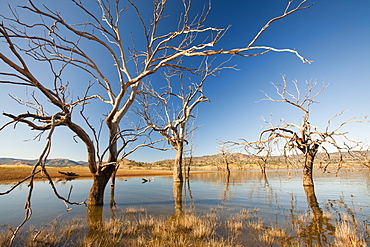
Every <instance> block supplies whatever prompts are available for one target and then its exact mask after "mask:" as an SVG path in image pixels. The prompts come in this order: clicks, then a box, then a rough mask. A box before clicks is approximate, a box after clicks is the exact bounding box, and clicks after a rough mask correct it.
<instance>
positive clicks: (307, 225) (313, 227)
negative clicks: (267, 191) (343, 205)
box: [298, 186, 335, 246]
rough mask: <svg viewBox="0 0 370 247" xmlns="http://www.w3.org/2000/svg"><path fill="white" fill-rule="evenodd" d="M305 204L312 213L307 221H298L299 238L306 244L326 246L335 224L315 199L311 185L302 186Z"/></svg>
mask: <svg viewBox="0 0 370 247" xmlns="http://www.w3.org/2000/svg"><path fill="white" fill-rule="evenodd" d="M303 187H304V190H305V193H306V198H307V204H308V206H309V208H310V211H311V213H312V215H310V216H311V217H310V218H308V222H299V223H298V225H299V227H300V231H299V238H300V239H301V240H302V241H304V243H305V244H306V246H328V245H329V242H330V241H328V236H333V235H334V232H335V226H333V225H332V224H331V223H330V218H329V217H328V216H326V215H325V214H324V212H323V210H322V209H321V208H320V205H319V203H318V201H317V197H316V194H315V189H314V187H313V186H303Z"/></svg>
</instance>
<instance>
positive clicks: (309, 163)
mask: <svg viewBox="0 0 370 247" xmlns="http://www.w3.org/2000/svg"><path fill="white" fill-rule="evenodd" d="M314 159H315V154H313V153H311V152H310V151H308V152H307V153H306V154H305V160H304V167H303V186H313V185H314V183H313V162H314Z"/></svg>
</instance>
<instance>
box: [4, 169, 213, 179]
mask: <svg viewBox="0 0 370 247" xmlns="http://www.w3.org/2000/svg"><path fill="white" fill-rule="evenodd" d="M32 169H33V166H25V165H24V166H17V165H0V183H13V182H18V181H20V180H23V179H25V178H26V177H28V176H30V175H31V171H32ZM38 170H40V169H37V171H38ZM47 171H48V173H49V175H50V176H51V178H53V179H68V178H73V179H91V178H92V177H93V175H92V174H91V173H90V170H89V168H88V167H76V166H73V167H48V168H47ZM59 171H61V172H72V173H76V174H78V176H68V175H64V174H60V173H59ZM205 172H215V171H213V170H212V171H209V170H207V171H201V170H194V171H190V173H191V174H196V173H205ZM172 175H173V172H172V170H162V169H140V168H131V169H127V168H121V169H118V171H117V174H116V178H123V177H146V176H172ZM45 178H46V177H45V175H43V174H41V173H38V174H36V175H35V180H40V179H45Z"/></svg>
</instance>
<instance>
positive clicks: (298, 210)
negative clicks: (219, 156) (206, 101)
mask: <svg viewBox="0 0 370 247" xmlns="http://www.w3.org/2000/svg"><path fill="white" fill-rule="evenodd" d="M315 178H316V186H315V188H314V187H312V186H305V187H303V186H302V184H301V172H300V171H294V170H293V171H291V172H290V177H288V175H287V172H286V171H285V170H275V171H267V172H266V173H265V174H263V173H261V172H260V171H241V172H231V173H230V174H229V175H226V174H225V173H224V172H220V173H203V174H193V175H191V176H190V179H189V180H186V181H185V182H182V183H173V182H172V177H157V178H156V180H155V181H152V182H150V183H142V178H127V179H117V181H116V186H115V190H110V191H109V190H107V195H106V198H105V205H106V206H105V207H94V208H87V209H86V208H85V207H83V206H74V207H73V210H71V211H70V212H68V213H67V212H65V207H64V204H63V203H62V202H60V201H58V200H57V199H55V197H54V196H53V194H52V192H51V191H50V187H49V185H48V184H47V183H44V182H38V183H36V184H35V194H34V199H33V209H34V213H33V217H32V218H31V222H30V223H31V224H36V225H37V224H43V223H47V222H50V221H51V220H52V219H54V218H55V217H59V216H60V218H61V219H62V220H66V219H71V218H73V217H76V216H78V217H86V220H87V222H88V226H89V229H88V234H87V236H86V238H93V236H94V235H96V234H99V233H97V232H96V229H97V228H98V227H97V226H99V225H101V224H102V220H104V219H112V220H115V219H116V217H117V218H118V216H117V215H118V211H120V210H124V209H126V208H129V207H141V208H144V209H145V210H146V212H147V213H148V214H149V215H166V216H168V217H170V218H172V219H176V218H180V217H183V216H184V214H186V213H187V212H189V211H190V212H194V213H209V212H210V211H211V212H214V213H216V214H218V215H219V216H220V218H221V219H222V220H227V219H228V217H230V216H232V215H235V214H240V212H242V211H243V212H256V215H255V216H253V217H252V218H248V220H250V221H247V220H245V219H244V220H241V222H242V224H244V225H247V223H248V224H249V223H250V224H252V223H253V222H254V221H255V222H263V223H261V224H262V225H263V227H262V228H261V229H265V231H267V230H266V229H270V230H271V229H273V228H274V229H280V231H283V230H284V231H285V232H287V233H289V236H286V237H280V239H279V241H280V242H279V243H280V244H283V243H285V244H286V245H297V244H301V245H302V246H314V245H316V246H328V245H332V244H333V238H334V236H335V234H336V229H335V228H336V226H337V225H338V224H341V223H342V222H344V221H345V217H347V216H348V217H349V218H350V219H351V222H354V223H356V222H365V224H367V225H366V226H368V224H369V223H366V222H369V215H370V203H369V202H370V196H369V184H370V183H369V180H370V177H369V171H368V170H359V171H348V170H347V171H345V170H343V171H341V173H340V174H339V177H336V176H335V175H334V174H320V173H317V174H315ZM66 185H68V186H66ZM9 186H10V185H0V190H1V191H5V190H6V188H8V187H9ZM57 186H58V190H59V191H60V193H62V194H63V193H64V194H68V193H69V188H70V186H73V188H74V191H73V193H72V195H71V196H72V198H73V200H76V201H83V200H85V199H86V197H87V193H88V190H89V187H90V186H91V181H89V180H78V179H77V180H72V181H64V182H62V181H60V183H57ZM315 190H316V191H315ZM26 191H27V188H26V187H24V186H23V187H20V188H18V189H17V191H15V193H12V194H10V195H7V196H6V197H0V225H3V224H9V223H10V224H12V225H13V226H14V225H16V224H17V223H18V222H19V220H21V219H22V216H23V215H22V212H23V211H22V206H23V204H24V198H25V197H24V196H25V194H26ZM18 205H20V206H19V207H18ZM50 209H53V210H50ZM86 212H87V213H86ZM344 215H347V216H344ZM259 224H260V223H259ZM255 225H257V224H255ZM243 229H244V232H243ZM253 229H254V230H253ZM253 229H252V228H251V227H249V228H247V227H246V226H245V228H242V229H241V230H240V232H241V233H240V235H238V238H239V239H240V241H241V242H243V243H249V242H248V241H249V240H244V238H247V237H250V236H251V234H252V233H253V231H256V232H257V233H256V234H262V231H263V230H258V231H257V230H256V229H257V228H253ZM356 229H357V228H356ZM356 229H355V230H354V231H356ZM247 230H248V231H250V233H248V234H247V233H246V232H247ZM271 232H273V231H272V230H271ZM224 234H229V233H228V232H227V231H226V232H225V233H224ZM252 235H253V234H252ZM275 239H278V237H276V236H275ZM276 241H277V240H276Z"/></svg>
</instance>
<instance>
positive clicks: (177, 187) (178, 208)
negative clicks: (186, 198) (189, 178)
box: [171, 182, 184, 219]
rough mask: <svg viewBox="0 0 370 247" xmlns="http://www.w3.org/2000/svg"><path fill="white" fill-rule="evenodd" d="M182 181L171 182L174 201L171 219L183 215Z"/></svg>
mask: <svg viewBox="0 0 370 247" xmlns="http://www.w3.org/2000/svg"><path fill="white" fill-rule="evenodd" d="M183 186H184V183H183V182H175V183H173V200H174V203H175V215H173V216H172V217H171V219H178V218H181V217H182V215H183V200H182V195H183Z"/></svg>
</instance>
